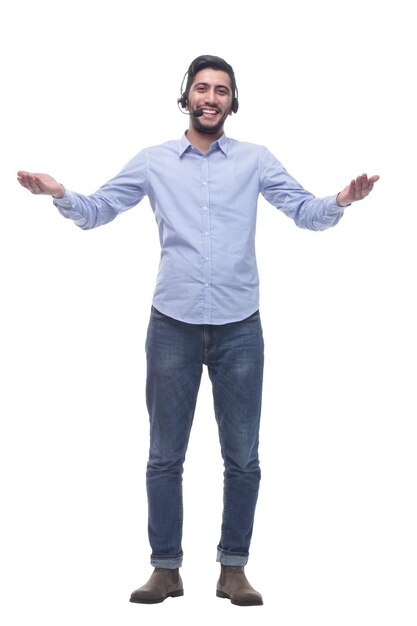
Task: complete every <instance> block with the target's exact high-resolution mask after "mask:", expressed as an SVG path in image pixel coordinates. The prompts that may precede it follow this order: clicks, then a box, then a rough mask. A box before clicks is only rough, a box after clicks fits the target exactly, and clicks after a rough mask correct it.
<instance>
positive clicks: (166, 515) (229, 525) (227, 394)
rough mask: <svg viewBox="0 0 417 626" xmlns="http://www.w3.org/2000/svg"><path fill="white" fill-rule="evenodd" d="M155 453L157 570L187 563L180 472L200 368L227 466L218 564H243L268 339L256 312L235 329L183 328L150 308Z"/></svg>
mask: <svg viewBox="0 0 417 626" xmlns="http://www.w3.org/2000/svg"><path fill="white" fill-rule="evenodd" d="M146 355H147V382H146V401H147V407H148V411H149V419H150V451H149V461H148V465H147V472H146V484H147V494H148V532H149V542H150V545H151V549H152V555H151V564H152V565H153V566H154V567H166V568H172V569H173V568H177V567H179V566H181V564H182V556H183V553H182V547H181V539H182V521H183V505H182V472H183V463H184V459H185V454H186V450H187V445H188V440H189V435H190V431H191V426H192V423H193V417H194V411H195V406H196V401H197V394H198V390H199V386H200V380H201V374H202V370H203V365H206V366H207V368H208V373H209V377H210V380H211V383H212V389H213V399H214V413H215V417H216V421H217V425H218V431H219V440H220V446H221V452H222V457H223V461H224V492H223V517H222V527H221V537H220V542H219V545H218V547H217V560H218V561H220V563H222V564H223V565H245V564H246V562H247V560H248V555H249V545H250V541H251V536H252V529H253V521H254V515H255V507H256V501H257V497H258V489H259V481H260V475H261V474H260V468H259V458H258V442H259V420H260V413H261V397H262V377H263V361H264V356H263V337H262V327H261V320H260V316H259V312H258V311H257V312H256V313H254V314H253V315H251V316H250V317H248V318H247V319H245V320H243V321H240V322H233V323H230V324H223V325H220V326H217V325H203V324H201V325H200V324H186V323H184V322H179V321H177V320H175V319H173V318H171V317H168V316H166V315H164V314H162V313H160V312H159V311H157V310H156V309H155V308H154V307H152V311H151V318H150V322H149V327H148V334H147V339H146Z"/></svg>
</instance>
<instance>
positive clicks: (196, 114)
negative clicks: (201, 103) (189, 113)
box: [193, 109, 204, 117]
mask: <svg viewBox="0 0 417 626" xmlns="http://www.w3.org/2000/svg"><path fill="white" fill-rule="evenodd" d="M202 115H204V112H203V109H196V110H195V111H193V117H201V116H202Z"/></svg>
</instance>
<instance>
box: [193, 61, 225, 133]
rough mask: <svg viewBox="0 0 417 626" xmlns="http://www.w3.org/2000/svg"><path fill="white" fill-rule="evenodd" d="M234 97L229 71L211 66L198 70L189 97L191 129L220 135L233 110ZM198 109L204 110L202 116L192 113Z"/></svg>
mask: <svg viewBox="0 0 417 626" xmlns="http://www.w3.org/2000/svg"><path fill="white" fill-rule="evenodd" d="M232 99H233V94H232V86H231V81H230V77H229V74H227V72H223V71H222V70H216V69H213V68H210V67H208V68H205V69H203V70H200V71H199V72H197V74H196V75H195V76H194V80H193V82H192V84H191V87H190V90H189V92H188V97H187V109H188V110H189V112H190V114H191V115H190V129H191V128H193V129H194V130H196V131H197V132H198V133H204V134H208V135H218V136H220V135H221V134H222V132H223V124H224V122H225V120H226V118H227V116H228V115H230V114H231V112H232V111H231V107H232ZM197 109H201V110H202V111H203V115H201V116H200V117H194V115H193V114H192V113H193V111H196V110H197Z"/></svg>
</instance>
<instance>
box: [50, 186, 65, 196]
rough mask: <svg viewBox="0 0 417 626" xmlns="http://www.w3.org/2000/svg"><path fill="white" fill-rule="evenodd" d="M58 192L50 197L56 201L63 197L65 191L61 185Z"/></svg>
mask: <svg viewBox="0 0 417 626" xmlns="http://www.w3.org/2000/svg"><path fill="white" fill-rule="evenodd" d="M59 187H60V188H59V191H57V192H56V193H53V194H52V197H53V198H55V199H56V200H59V199H60V198H63V197H64V195H65V189H64V186H63V185H59Z"/></svg>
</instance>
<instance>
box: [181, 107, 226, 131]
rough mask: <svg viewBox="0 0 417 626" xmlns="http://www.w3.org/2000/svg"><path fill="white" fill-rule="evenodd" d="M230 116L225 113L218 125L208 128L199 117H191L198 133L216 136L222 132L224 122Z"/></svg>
mask: <svg viewBox="0 0 417 626" xmlns="http://www.w3.org/2000/svg"><path fill="white" fill-rule="evenodd" d="M228 115H229V112H227V113H225V114H224V115H222V117H221V118H220V119H219V121H218V122H217V124H215V125H214V126H208V127H207V126H204V124H202V122H201V121H200V118H199V117H194V115H191V116H190V117H191V123H192V125H193V127H194V129H195V130H196V131H198V132H199V133H204V134H205V135H215V134H216V133H218V132H219V131H221V130H222V128H223V125H224V122H225V120H226V117H227V116H228Z"/></svg>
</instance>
